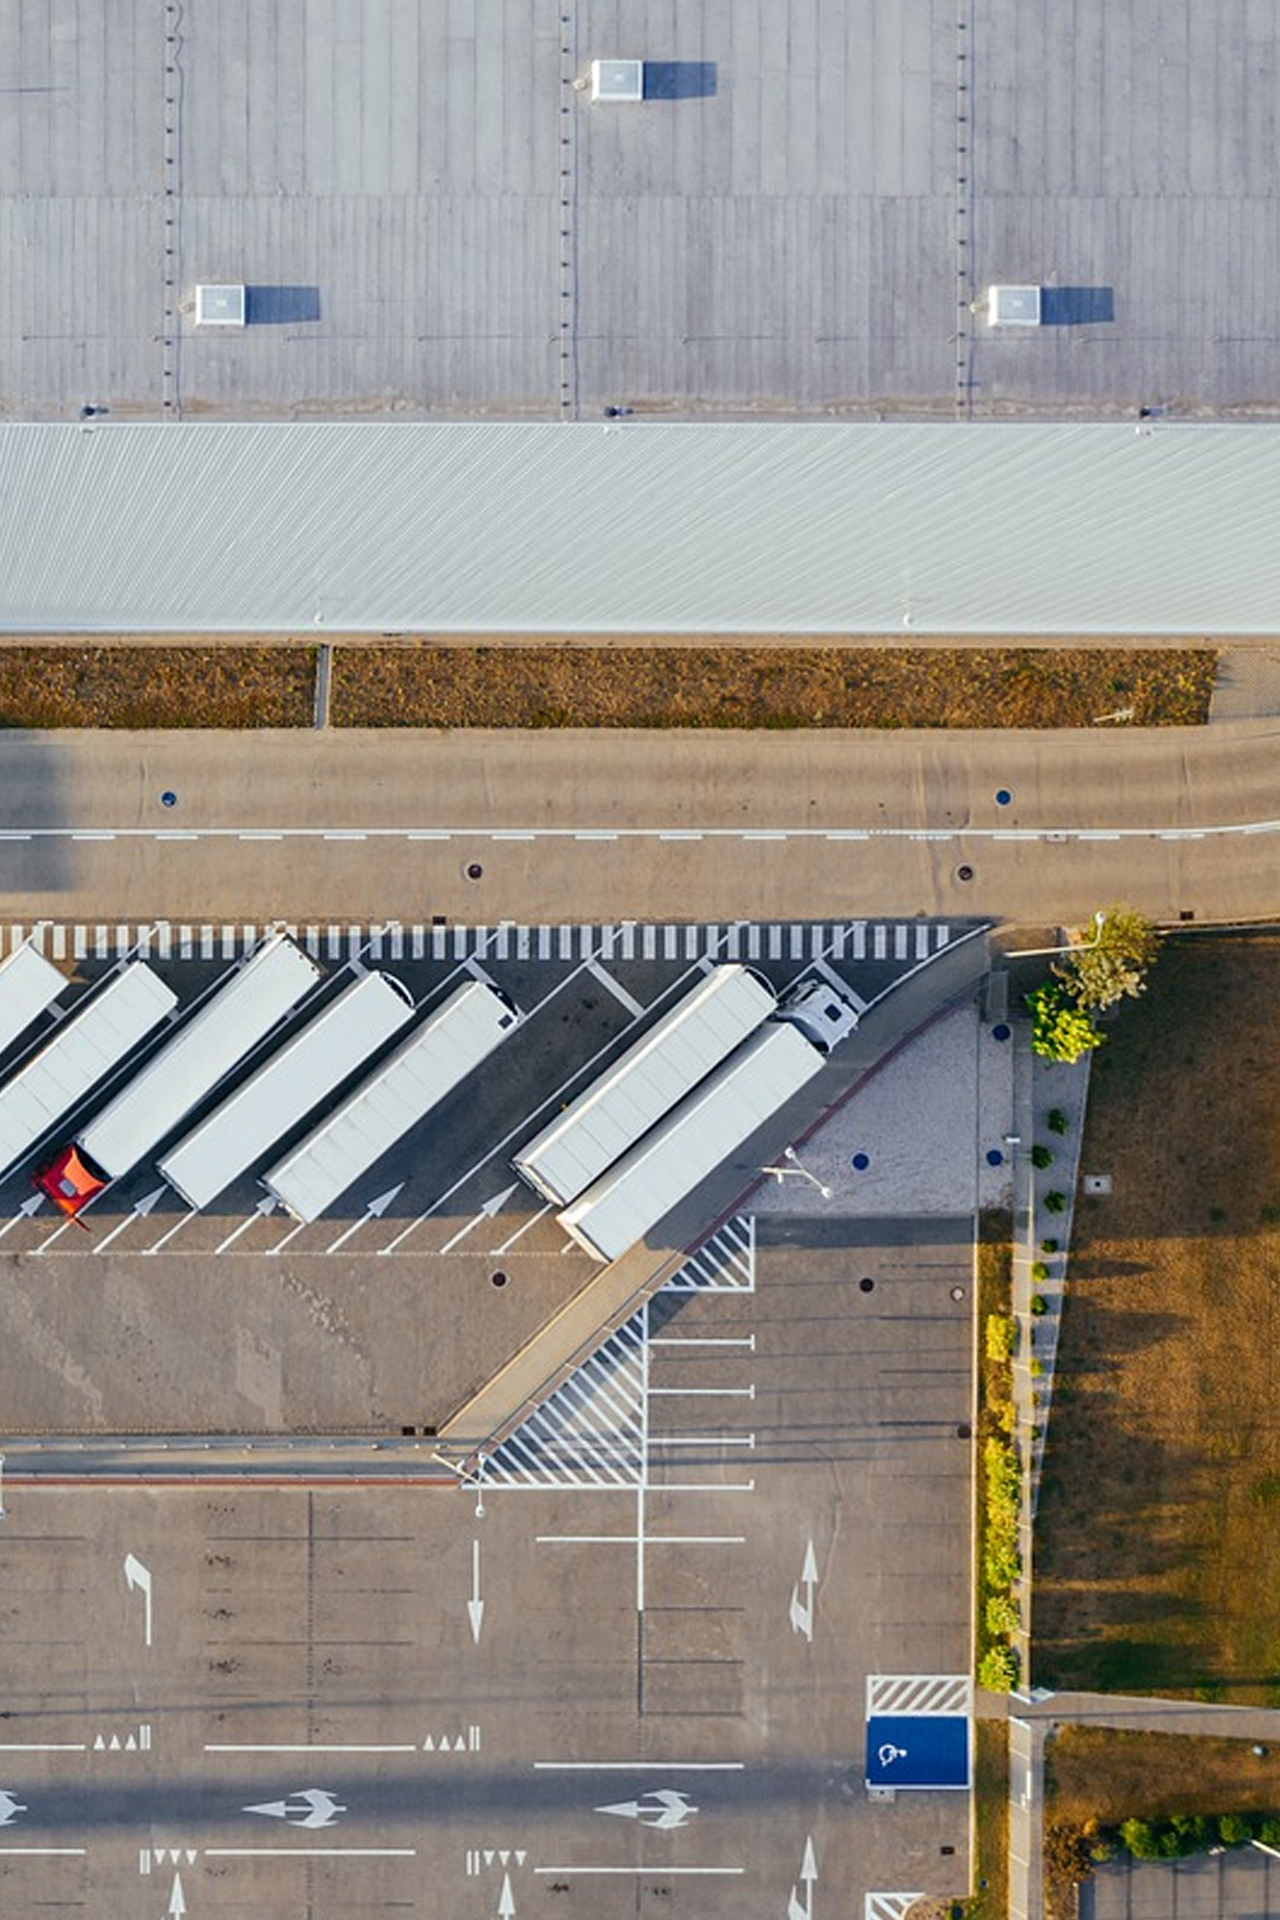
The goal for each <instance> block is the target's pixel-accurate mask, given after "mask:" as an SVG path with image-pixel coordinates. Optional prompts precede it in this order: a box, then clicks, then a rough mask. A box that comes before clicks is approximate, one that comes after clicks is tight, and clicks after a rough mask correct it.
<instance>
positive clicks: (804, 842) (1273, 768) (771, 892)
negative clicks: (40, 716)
mask: <svg viewBox="0 0 1280 1920" xmlns="http://www.w3.org/2000/svg"><path fill="white" fill-rule="evenodd" d="M1278 748H1280V732H1277V729H1276V726H1275V723H1274V722H1272V721H1267V720H1263V721H1242V722H1238V723H1232V724H1228V725H1222V726H1215V727H1213V728H1208V727H1205V728H1199V729H1169V730H1153V731H1149V732H1116V731H1101V730H1100V731H1097V732H1077V733H1064V734H1057V733H1044V734H1028V733H1008V732H1005V733H997V732H993V733H907V732H903V733H883V734H882V733H830V732H813V733H809V732H798V733H778V734H772V733H743V734H735V733H728V732H726V733H681V732H671V733H649V732H640V733H630V732H616V733H590V732H582V733H568V732H565V733H557V732H546V733H517V732H511V733H505V732H504V733H483V732H479V733H458V734H434V733H432V734H424V733H418V732H413V731H406V732H404V733H396V732H379V733H367V734H366V733H341V734H321V733H314V734H309V733H301V734H299V733H255V734H225V735H220V734H202V733H168V734H165V733H158V734H146V735H132V734H92V733H84V734H70V733H63V734H22V735H8V736H3V737H0V832H2V833H3V839H0V888H3V890H4V893H5V895H6V897H7V900H8V903H9V911H10V914H11V916H12V917H13V919H15V920H18V919H25V920H30V919H32V918H35V917H38V916H42V915H48V916H54V917H58V918H61V919H75V920H91V919H94V918H95V917H96V918H100V919H101V918H108V919H109V918H119V919H132V920H146V919H151V918H156V917H164V918H169V919H180V918H188V917H202V918H207V917H217V916H223V917H236V918H239V917H244V918H255V917H256V918H257V919H259V920H262V919H266V918H272V917H276V916H280V917H283V918H295V919H300V918H303V917H305V916H306V915H308V914H310V915H313V916H314V915H325V914H332V913H334V912H341V913H342V914H343V915H344V916H346V917H348V918H350V919H365V920H370V919H380V918H386V917H391V916H394V917H396V918H399V919H402V920H405V919H408V920H418V919H422V918H423V917H424V916H430V915H431V914H440V915H443V916H445V917H446V918H448V919H451V920H467V921H471V922H479V923H482V924H487V925H492V924H494V923H495V922H496V921H497V920H500V919H507V920H513V921H529V920H556V919H563V920H574V921H582V920H591V919H604V918H612V919H615V920H618V919H646V918H648V919H662V918H681V919H690V920H699V919H701V920H715V919H721V920H722V919H725V918H726V917H732V916H736V915H740V914H741V913H742V911H743V908H744V904H749V907H750V910H751V912H752V913H753V914H754V915H755V916H756V917H758V918H773V917H777V916H779V915H780V914H792V915H811V916H815V917H820V916H823V915H826V914H830V913H833V912H848V911H849V907H850V902H851V900H853V901H856V902H857V904H858V907H859V910H860V911H866V910H880V909H885V910H887V909H888V907H889V906H892V907H893V909H894V910H895V911H897V912H900V913H902V914H929V915H934V916H941V917H944V918H945V917H946V916H948V915H956V914H960V913H965V914H984V915H990V916H991V917H993V918H995V919H1006V918H1016V919H1023V920H1040V921H1046V922H1057V921H1059V920H1061V919H1064V918H1066V919H1070V918H1071V917H1073V916H1077V915H1082V914H1085V913H1087V912H1089V911H1090V910H1091V909H1092V908H1093V907H1094V906H1095V905H1096V904H1097V902H1098V901H1099V900H1107V899H1111V898H1114V897H1121V898H1124V899H1126V900H1129V901H1131V902H1132V903H1133V904H1134V905H1135V906H1137V907H1139V908H1141V909H1142V910H1143V911H1144V912H1146V913H1147V914H1149V915H1150V916H1151V917H1152V918H1154V919H1157V920H1160V921H1170V920H1176V919H1178V918H1179V916H1180V915H1186V916H1192V917H1195V918H1199V919H1214V918H1236V917H1240V918H1250V917H1259V916H1267V915H1270V914H1271V913H1273V912H1274V911H1275V910H1276V908H1277V904H1278V897H1277V896H1278V889H1277V888H1276V886H1275V885H1274V884H1273V882H1272V879H1271V872H1270V869H1271V866H1272V864H1273V863H1272V862H1271V861H1269V860H1268V859H1267V858H1266V850H1267V849H1268V848H1269V847H1271V846H1272V845H1274V844H1275V842H1276V841H1277V840H1280V752H1278ZM166 795H168V796H171V797H172V798H171V801H170V802H168V803H166V800H165V796H166ZM1002 796H1004V797H1002Z"/></svg>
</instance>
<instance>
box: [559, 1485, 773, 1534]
mask: <svg viewBox="0 0 1280 1920" xmlns="http://www.w3.org/2000/svg"><path fill="white" fill-rule="evenodd" d="M654 1491H655V1492H657V1493H669V1492H670V1491H671V1489H670V1488H669V1487H657V1488H655V1489H654ZM534 1538H535V1540H536V1541H537V1544H538V1545H539V1546H540V1547H634V1546H637V1545H638V1544H639V1542H640V1541H641V1540H643V1541H644V1543H645V1545H646V1546H649V1547H654V1546H658V1547H741V1546H745V1545H746V1539H747V1536H746V1534H745V1533H644V1534H641V1533H539V1534H535V1536H534Z"/></svg>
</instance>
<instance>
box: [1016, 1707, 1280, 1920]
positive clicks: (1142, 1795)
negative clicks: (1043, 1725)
mask: <svg viewBox="0 0 1280 1920" xmlns="http://www.w3.org/2000/svg"><path fill="white" fill-rule="evenodd" d="M1277 1808H1280V1747H1277V1746H1268V1748H1267V1750H1266V1752H1265V1753H1264V1754H1262V1755H1258V1754H1255V1753H1254V1752H1253V1748H1252V1745H1251V1743H1250V1742H1249V1741H1247V1740H1213V1739H1200V1738H1194V1739H1193V1738H1192V1737H1190V1736H1189V1735H1186V1734H1171V1733H1146V1732H1143V1733H1136V1732H1127V1731H1121V1730H1119V1729H1114V1728H1109V1727H1062V1728H1060V1729H1059V1731H1058V1732H1057V1733H1056V1734H1055V1735H1054V1736H1053V1738H1052V1739H1051V1740H1049V1741H1048V1742H1047V1744H1046V1746H1045V1803H1044V1820H1045V1892H1046V1895H1047V1899H1048V1907H1049V1912H1050V1914H1051V1915H1064V1916H1065V1915H1069V1914H1071V1913H1072V1912H1073V1911H1074V1902H1073V1899H1072V1887H1073V1885H1074V1883H1075V1881H1077V1880H1078V1879H1079V1878H1081V1877H1082V1876H1083V1875H1084V1874H1087V1872H1088V1871H1089V1865H1088V1843H1087V1840H1085V1839H1083V1838H1082V1836H1083V1835H1085V1834H1087V1833H1088V1832H1089V1831H1091V1830H1092V1829H1093V1828H1094V1827H1098V1826H1102V1827H1108V1826H1111V1827H1115V1826H1119V1825H1120V1823H1121V1822H1122V1821H1124V1820H1127V1819H1129V1818H1130V1817H1131V1816H1136V1817H1137V1818H1138V1819H1151V1818H1155V1817H1157V1816H1159V1815H1161V1814H1171V1813H1207V1814H1222V1813H1274V1812H1275V1811H1276V1809H1277Z"/></svg>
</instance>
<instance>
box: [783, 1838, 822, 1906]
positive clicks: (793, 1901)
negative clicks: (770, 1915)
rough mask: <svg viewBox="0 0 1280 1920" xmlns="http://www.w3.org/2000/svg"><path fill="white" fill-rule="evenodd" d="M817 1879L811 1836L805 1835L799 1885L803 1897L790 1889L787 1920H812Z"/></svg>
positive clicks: (816, 1864) (816, 1860)
mask: <svg viewBox="0 0 1280 1920" xmlns="http://www.w3.org/2000/svg"><path fill="white" fill-rule="evenodd" d="M817 1878H818V1859H817V1855H816V1854H815V1853H814V1851H813V1835H812V1834H806V1835H805V1842H804V1859H803V1860H802V1861H801V1862H800V1883H801V1885H802V1886H803V1888H804V1897H803V1899H802V1898H801V1896H800V1895H799V1894H798V1893H797V1892H796V1889H795V1888H794V1887H792V1889H791V1898H790V1900H789V1901H788V1902H787V1920H813V1887H814V1882H815V1881H816V1880H817Z"/></svg>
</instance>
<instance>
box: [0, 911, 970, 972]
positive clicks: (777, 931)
mask: <svg viewBox="0 0 1280 1920" xmlns="http://www.w3.org/2000/svg"><path fill="white" fill-rule="evenodd" d="M266 931H267V929H266V928H265V927H258V926H255V925H254V924H252V923H251V922H245V923H244V924H242V925H233V924H230V923H220V924H216V925H215V924H210V923H208V922H206V923H205V924H204V925H201V926H198V925H195V924H191V923H188V922H186V921H168V920H157V921H155V922H154V923H152V924H151V925H150V926H146V927H143V926H127V925H125V924H123V923H119V924H116V925H111V924H108V923H106V922H94V923H92V924H85V923H82V922H81V923H71V924H67V923H64V922H60V921H59V922H54V921H42V922H40V923H39V924H37V925H36V926H33V927H27V926H22V925H11V926H9V927H8V928H7V929H4V930H0V953H3V952H6V951H7V952H15V951H16V950H17V948H18V947H20V946H22V945H23V944H24V943H25V942H26V941H27V940H28V939H29V940H30V941H31V943H32V945H33V946H34V947H35V948H36V950H37V951H38V952H41V953H44V952H47V953H48V954H49V955H50V957H51V958H52V959H54V960H65V959H67V958H68V957H70V958H71V959H74V960H86V959H89V958H92V959H94V960H103V961H110V960H121V959H125V958H126V957H128V958H147V957H148V956H152V955H154V956H155V957H156V958H158V959H161V960H171V959H180V960H192V959H200V960H216V959H221V960H226V961H233V960H238V959H240V958H242V957H243V955H244V954H246V953H247V952H249V951H250V950H251V949H252V948H253V947H254V946H255V945H256V944H257V942H258V941H259V940H260V939H261V938H262V937H263V936H264V934H265V933H266ZM289 931H290V932H292V933H293V934H294V935H295V937H296V938H297V939H298V940H299V941H300V942H301V944H302V945H303V946H304V947H305V948H306V950H307V952H308V953H310V954H312V955H314V957H315V958H316V959H324V960H329V961H334V962H341V961H343V960H347V959H351V958H355V957H358V956H362V955H363V956H365V957H368V958H371V959H373V960H375V961H381V960H387V959H390V960H393V961H394V960H405V959H413V960H424V959H427V958H430V959H431V960H434V961H440V962H448V961H449V960H451V959H452V960H454V961H465V960H468V959H472V958H479V957H481V956H486V955H487V956H488V957H489V958H490V959H495V958H496V959H498V960H508V959H511V958H513V957H514V958H515V959H516V960H531V959H535V958H536V959H538V960H544V961H549V960H561V961H566V962H569V963H573V962H576V961H579V960H585V959H590V958H591V957H592V956H593V955H597V956H598V957H600V958H604V959H608V958H613V959H622V960H635V959H641V960H657V959H662V960H669V961H675V962H681V961H684V962H688V963H697V962H699V961H703V962H706V961H725V960H733V961H745V962H747V963H751V962H753V961H760V960H762V959H767V960H776V961H787V960H789V961H792V962H794V963H795V964H796V965H797V966H805V965H809V966H813V965H816V964H817V963H819V962H821V961H823V960H828V961H829V960H830V959H832V958H834V959H837V960H843V959H853V960H867V959H872V960H880V961H887V960H893V961H896V962H900V963H901V962H906V961H908V960H912V959H914V960H915V961H922V960H927V959H930V958H931V957H932V956H933V955H934V954H937V953H941V952H942V950H943V948H944V947H947V946H949V945H950V944H951V942H952V939H953V937H954V929H953V928H952V927H951V926H950V925H948V924H946V923H945V922H942V921H935V920H912V921H898V922H874V923H869V922H867V921H865V920H852V921H844V922H841V923H839V924H837V925H834V926H832V925H828V924H826V923H824V922H816V921H795V922H785V923H780V924H779V923H772V924H771V923H759V922H756V921H748V922H745V923H744V922H740V921H738V922H731V923H728V924H725V925H718V924H706V925H703V924H701V923H697V922H689V923H669V924H666V925H662V924H652V923H649V922H645V923H644V924H643V925H638V924H637V922H635V921H634V920H624V921H622V922H620V923H606V924H601V925H595V924H580V925H570V924H567V923H565V924H560V925H550V926H524V925H516V924H513V923H512V922H510V921H503V922H500V923H499V924H498V925H497V926H493V927H489V926H479V925H477V926H467V925H462V924H455V925H450V926H435V925H432V926H426V925H423V924H422V923H415V924H414V925H411V926H404V925H402V924H401V923H400V922H399V921H394V920H393V921H384V922H381V923H379V924H378V925H376V926H352V925H346V926H341V925H338V924H336V923H333V922H330V923H328V924H324V925H319V924H317V925H306V926H300V927H290V928H289Z"/></svg>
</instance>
